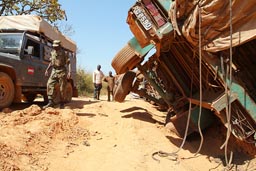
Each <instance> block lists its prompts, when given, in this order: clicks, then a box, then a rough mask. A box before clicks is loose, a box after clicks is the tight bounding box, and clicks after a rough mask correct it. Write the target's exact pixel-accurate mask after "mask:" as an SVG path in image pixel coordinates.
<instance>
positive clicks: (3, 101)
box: [0, 72, 15, 109]
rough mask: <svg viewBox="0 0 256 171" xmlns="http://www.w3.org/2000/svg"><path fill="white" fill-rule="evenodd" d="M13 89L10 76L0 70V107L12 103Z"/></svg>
mask: <svg viewBox="0 0 256 171" xmlns="http://www.w3.org/2000/svg"><path fill="white" fill-rule="evenodd" d="M14 91H15V90H14V84H13V81H12V79H11V78H10V76H9V75H7V74H6V73H3V72H0V109H1V108H4V107H8V106H9V105H11V104H12V102H13V99H14Z"/></svg>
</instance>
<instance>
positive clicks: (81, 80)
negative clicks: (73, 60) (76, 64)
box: [76, 68, 94, 96]
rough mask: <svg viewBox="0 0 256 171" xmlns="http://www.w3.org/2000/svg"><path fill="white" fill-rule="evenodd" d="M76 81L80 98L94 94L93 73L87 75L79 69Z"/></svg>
mask: <svg viewBox="0 0 256 171" xmlns="http://www.w3.org/2000/svg"><path fill="white" fill-rule="evenodd" d="M76 81H77V82H76V83H77V88H78V94H79V96H85V95H87V96H88V95H92V94H93V91H94V86H93V83H92V73H86V71H85V70H83V69H81V68H79V69H78V70H77V77H76Z"/></svg>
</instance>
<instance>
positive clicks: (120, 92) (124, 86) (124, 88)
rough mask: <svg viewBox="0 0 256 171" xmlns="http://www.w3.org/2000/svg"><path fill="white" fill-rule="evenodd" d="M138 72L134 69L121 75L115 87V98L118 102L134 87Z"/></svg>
mask: <svg viewBox="0 0 256 171" xmlns="http://www.w3.org/2000/svg"><path fill="white" fill-rule="evenodd" d="M135 76H136V74H135V73H134V72H132V71H128V72H126V73H125V74H122V75H120V76H119V78H118V79H117V81H116V85H115V87H114V90H113V92H114V99H115V101H117V102H123V101H124V99H125V97H126V96H127V94H128V93H129V92H130V91H131V89H132V83H133V80H134V78H135Z"/></svg>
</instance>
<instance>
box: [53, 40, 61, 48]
mask: <svg viewBox="0 0 256 171" xmlns="http://www.w3.org/2000/svg"><path fill="white" fill-rule="evenodd" d="M52 46H53V47H58V46H60V40H54V41H53V44H52Z"/></svg>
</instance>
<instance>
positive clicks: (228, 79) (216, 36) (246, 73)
mask: <svg viewBox="0 0 256 171" xmlns="http://www.w3.org/2000/svg"><path fill="white" fill-rule="evenodd" d="M203 2H204V3H200V1H184V0H175V1H170V0H138V1H136V3H135V4H134V5H133V6H132V7H131V8H130V9H129V11H128V17H127V23H128V25H129V27H130V30H131V31H132V33H133V35H134V37H133V38H132V39H131V40H130V41H129V42H128V43H127V45H125V46H124V48H123V49H121V50H120V51H119V52H118V53H117V54H116V56H115V57H114V58H113V60H112V67H113V68H114V69H115V71H116V73H117V74H118V75H119V79H118V80H117V84H116V87H115V89H114V98H115V100H116V101H119V102H122V101H124V99H125V96H126V95H127V94H128V93H129V92H130V91H132V92H135V93H137V94H139V95H140V96H141V97H145V98H146V99H149V100H150V101H154V102H155V103H156V104H158V105H159V106H162V107H163V106H164V107H165V108H166V111H167V112H166V123H168V122H171V123H172V124H173V126H174V127H175V131H176V132H177V134H178V135H179V136H181V137H183V136H184V135H189V134H191V133H193V132H199V131H200V130H203V129H205V128H206V127H208V126H210V125H211V124H212V123H214V120H215V119H216V118H219V120H220V121H221V122H222V123H223V124H224V125H225V126H226V127H227V128H228V130H229V131H228V132H232V134H233V135H234V136H235V137H236V138H237V140H238V141H239V142H241V143H242V144H244V145H245V146H247V145H248V147H247V151H248V152H251V153H253V154H254V155H255V154H256V148H255V144H256V143H255V142H256V133H255V132H256V103H255V102H256V87H255V83H256V69H255V68H256V49H255V46H256V8H255V5H254V4H253V1H246V2H245V1H234V2H233V3H232V10H230V6H229V1H211V0H206V1H203ZM231 18H232V24H230V21H231ZM231 45H232V46H231ZM151 49H154V51H155V52H154V53H153V54H152V55H151V54H150V50H151ZM147 55H149V58H147V57H148V56H147ZM131 70H137V72H136V73H135V72H134V71H131ZM138 73H139V74H138ZM141 75H143V79H141V78H142V77H141ZM144 80H147V84H149V85H150V87H151V89H153V90H154V91H148V90H147V88H143V87H144V86H141V84H142V83H143V82H144ZM149 92H150V93H149ZM152 92H153V93H152ZM154 92H155V93H154ZM216 116H217V117H216ZM187 119H189V122H188V123H189V129H188V130H187V132H186V126H187V124H186V123H187Z"/></svg>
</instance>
